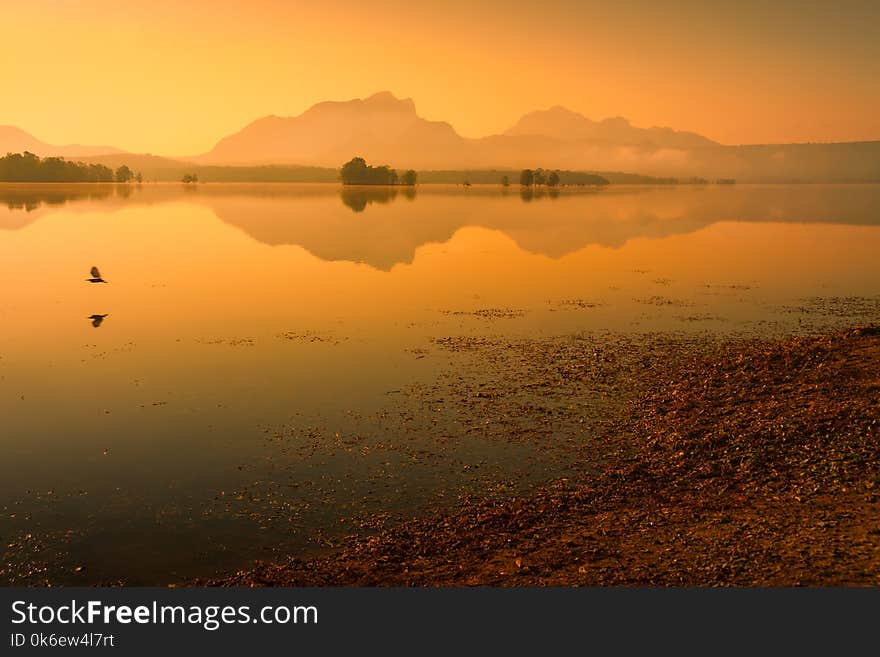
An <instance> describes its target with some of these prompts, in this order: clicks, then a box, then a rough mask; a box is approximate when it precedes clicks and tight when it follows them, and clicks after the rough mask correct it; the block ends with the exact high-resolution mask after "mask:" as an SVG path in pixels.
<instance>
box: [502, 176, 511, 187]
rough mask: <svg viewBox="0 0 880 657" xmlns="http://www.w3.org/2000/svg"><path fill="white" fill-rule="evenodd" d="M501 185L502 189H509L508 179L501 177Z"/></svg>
mask: <svg viewBox="0 0 880 657" xmlns="http://www.w3.org/2000/svg"><path fill="white" fill-rule="evenodd" d="M501 185H502V186H503V187H510V178H508V177H507V176H501Z"/></svg>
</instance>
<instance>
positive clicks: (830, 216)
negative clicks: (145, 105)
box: [0, 184, 880, 271]
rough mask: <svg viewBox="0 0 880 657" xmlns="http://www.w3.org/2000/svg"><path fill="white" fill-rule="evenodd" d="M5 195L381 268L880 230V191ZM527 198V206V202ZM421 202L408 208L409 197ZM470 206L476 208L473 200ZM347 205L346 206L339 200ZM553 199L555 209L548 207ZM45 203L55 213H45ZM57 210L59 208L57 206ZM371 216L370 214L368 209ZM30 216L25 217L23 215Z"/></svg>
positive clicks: (212, 187) (174, 190)
mask: <svg viewBox="0 0 880 657" xmlns="http://www.w3.org/2000/svg"><path fill="white" fill-rule="evenodd" d="M119 187H125V186H118V185H117V186H114V185H104V186H101V185H78V186H77V185H66V186H65V185H43V186H34V185H31V186H25V187H21V186H15V185H0V201H2V202H5V203H6V205H7V207H8V208H9V211H7V212H5V213H3V212H0V229H2V228H5V229H12V230H14V229H19V228H23V227H24V226H26V225H28V224H30V223H32V222H33V221H35V220H36V219H37V218H38V217H39V216H41V214H42V212H34V211H33V210H35V209H36V208H39V207H41V206H44V207H43V210H44V211H46V210H47V209H48V208H49V207H52V206H57V205H58V204H65V203H69V204H70V205H71V206H72V207H76V208H83V209H96V210H115V209H117V208H120V207H123V206H125V207H132V206H137V205H153V204H159V203H172V202H179V201H185V202H187V203H193V204H199V205H204V206H207V207H208V208H210V209H211V211H212V212H213V213H214V214H215V215H216V216H217V217H219V218H220V219H221V220H222V221H224V222H226V223H228V224H230V225H233V226H236V227H237V228H239V229H241V230H243V231H244V232H245V233H247V234H248V235H250V236H251V237H252V238H254V239H256V240H258V241H260V242H262V243H264V244H268V245H272V246H278V245H296V246H300V247H303V248H304V249H306V250H307V251H309V252H310V253H312V254H313V255H315V256H317V257H319V258H321V259H322V260H329V261H340V260H342V261H349V262H358V263H366V264H369V265H371V266H372V267H374V268H376V269H380V270H385V271H387V270H389V269H391V268H392V267H394V265H396V264H401V263H410V262H412V259H413V257H414V254H415V252H416V250H417V249H418V248H419V247H420V246H423V245H425V244H429V243H435V242H441V243H445V242H448V241H449V240H450V239H451V238H452V236H453V235H454V234H455V233H456V232H457V231H459V230H461V229H462V228H465V227H474V226H477V227H483V228H489V229H492V230H498V231H501V232H503V233H504V234H505V235H507V236H508V237H510V238H511V239H513V240H514V241H515V242H516V243H517V244H518V245H519V246H520V247H521V248H523V249H525V250H526V251H529V252H532V253H538V254H542V255H547V256H550V257H553V258H558V257H561V256H564V255H566V254H568V253H572V252H575V251H578V250H580V249H582V248H584V247H586V246H588V245H591V244H596V245H600V246H603V247H610V248H620V247H622V246H623V245H625V244H626V243H627V242H629V241H631V240H635V239H640V238H648V239H658V238H663V237H669V236H672V235H681V234H687V233H692V232H695V231H699V230H702V229H704V228H706V227H708V226H710V225H712V224H716V223H720V222H726V221H735V222H739V223H742V222H750V223H751V222H757V223H765V222H781V223H831V224H848V225H876V224H878V223H880V216H878V213H877V211H876V208H877V207H880V186H878V185H790V186H786V185H776V186H774V185H763V186H750V185H738V186H736V187H735V188H731V187H728V188H719V187H705V186H681V187H672V186H664V187H639V186H622V185H621V186H616V187H615V186H612V187H609V188H606V189H603V190H601V191H596V190H590V189H571V188H566V189H564V190H544V189H529V188H526V189H521V190H519V192H518V193H517V192H514V193H511V191H510V190H508V189H505V188H503V187H495V186H472V187H470V188H467V189H463V188H461V187H454V186H438V185H423V186H421V187H420V188H419V192H418V196H416V192H415V189H413V188H394V187H366V188H365V187H345V188H340V186H338V185H333V184H314V185H287V184H272V185H268V184H267V185H251V184H204V185H199V186H198V193H197V194H195V193H192V192H193V191H194V189H195V188H194V186H182V185H176V184H168V185H161V184H160V185H144V186H129V187H126V190H125V194H127V195H128V196H123V195H120V193H119V190H118V188H119ZM517 196H519V197H520V199H521V200H522V201H523V202H522V203H515V202H514V199H516V197H517ZM401 198H403V199H407V200H409V201H416V202H413V203H405V204H401V203H400V202H399V201H400V199H401ZM465 199H466V201H465ZM340 200H341V201H342V202H341V203H339V201H340ZM547 200H552V201H553V202H552V203H546V202H541V201H547ZM44 204H45V205H44ZM50 204H51V205H50ZM371 206H372V208H373V210H372V211H371V212H368V213H367V216H361V214H362V213H364V212H365V211H366V210H367V208H368V207H371ZM22 209H24V210H26V212H21V211H20V210H22Z"/></svg>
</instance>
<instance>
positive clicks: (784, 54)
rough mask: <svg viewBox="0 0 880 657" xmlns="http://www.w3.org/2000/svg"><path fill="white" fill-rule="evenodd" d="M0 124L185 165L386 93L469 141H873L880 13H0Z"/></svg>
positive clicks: (181, 6)
mask: <svg viewBox="0 0 880 657" xmlns="http://www.w3.org/2000/svg"><path fill="white" fill-rule="evenodd" d="M0 25H2V28H3V30H2V32H3V38H2V39H0V62H2V64H0V66H2V68H0V99H2V102H0V124H8V125H15V126H18V127H20V128H22V129H24V130H26V131H28V132H31V133H32V134H34V135H35V136H37V137H38V138H40V139H43V140H44V141H48V142H50V143H54V144H64V143H69V142H73V141H77V142H80V143H88V144H111V145H114V146H117V147H119V148H124V149H126V150H131V151H136V152H152V153H158V154H164V155H190V154H196V153H201V152H204V151H207V150H208V149H210V148H211V147H212V146H213V145H214V143H216V141H217V140H219V139H220V138H221V137H223V136H224V135H226V134H229V133H231V132H235V131H237V130H239V129H240V128H241V127H243V126H244V125H245V124H247V123H249V122H250V121H252V120H254V119H256V118H258V117H260V116H265V115H267V114H277V115H280V116H291V115H296V114H299V113H300V112H302V111H303V110H305V109H307V108H308V107H309V106H311V105H312V104H314V103H316V102H319V101H322V100H348V99H350V98H356V97H365V96H368V95H370V94H372V93H374V92H376V91H380V90H389V91H391V92H392V93H394V94H395V95H396V96H398V97H411V98H413V99H414V100H415V103H416V108H417V110H418V112H419V114H420V115H421V116H423V117H425V118H428V119H434V120H445V121H449V122H450V123H451V124H452V125H453V126H454V127H455V128H456V130H458V131H459V132H460V133H461V134H463V135H465V136H468V137H479V136H484V135H487V134H492V133H497V132H501V131H503V130H505V129H507V128H509V127H510V126H511V125H512V124H513V123H515V122H516V120H517V119H518V118H519V117H520V116H521V115H522V114H524V113H526V112H528V111H531V110H535V109H544V108H547V107H550V106H552V105H564V106H566V107H568V108H570V109H572V110H575V111H578V112H581V113H582V114H584V115H586V116H588V117H590V118H592V119H602V118H605V117H608V116H616V115H621V116H625V117H627V118H629V119H630V120H631V121H632V122H633V123H634V124H635V125H638V126H642V127H648V126H652V125H663V126H670V127H673V128H676V129H682V130H693V131H695V132H699V133H701V134H704V135H706V136H708V137H710V138H712V139H715V140H717V141H720V142H722V143H729V144H738V143H765V142H793V141H852V140H860V139H878V138H880V82H878V81H880V38H878V26H880V2H869V1H866V2H858V1H851V2H836V3H832V2H813V1H811V0H805V1H803V2H782V1H780V2H752V1H738V2H710V1H709V0H702V1H700V2H660V1H658V2H647V1H644V2H636V1H627V0H614V1H609V0H602V1H600V2H591V1H587V0H582V1H578V2H550V1H548V2H536V1H534V0H529V1H528V2H517V1H516V0H508V1H506V2H496V1H494V0H490V1H482V2H474V1H461V2H458V1H450V2H431V3H418V2H413V1H412V0H410V1H408V2H395V1H383V0H374V1H371V2H345V1H343V2H336V1H334V0H326V1H325V2H307V3H306V2H290V1H288V2H283V1H280V0H241V1H239V0H214V1H210V2H209V1H207V0H205V1H202V0H173V1H172V0H152V1H137V2H136V1H132V0H113V1H110V0H78V1H76V2H74V1H69V0H28V1H27V2H25V1H24V0H21V1H17V0H16V1H12V0H3V1H2V3H0Z"/></svg>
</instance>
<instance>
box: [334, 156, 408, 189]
mask: <svg viewBox="0 0 880 657" xmlns="http://www.w3.org/2000/svg"><path fill="white" fill-rule="evenodd" d="M339 177H340V178H341V179H342V184H343V185H395V184H397V171H395V170H394V169H392V168H391V167H389V166H380V167H372V166H368V165H367V161H366V160H365V159H364V158H362V157H353V158H352V159H350V160H349V161H348V162H346V163H345V164H343V165H342V168H341V169H340V170H339Z"/></svg>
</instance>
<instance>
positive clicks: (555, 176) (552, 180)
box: [547, 171, 559, 187]
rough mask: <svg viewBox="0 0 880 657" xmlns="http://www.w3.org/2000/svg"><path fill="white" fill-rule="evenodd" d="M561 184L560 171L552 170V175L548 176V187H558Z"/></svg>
mask: <svg viewBox="0 0 880 657" xmlns="http://www.w3.org/2000/svg"><path fill="white" fill-rule="evenodd" d="M558 185H559V172H558V171H551V172H550V175H549V176H547V186H548V187H557V186H558Z"/></svg>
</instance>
